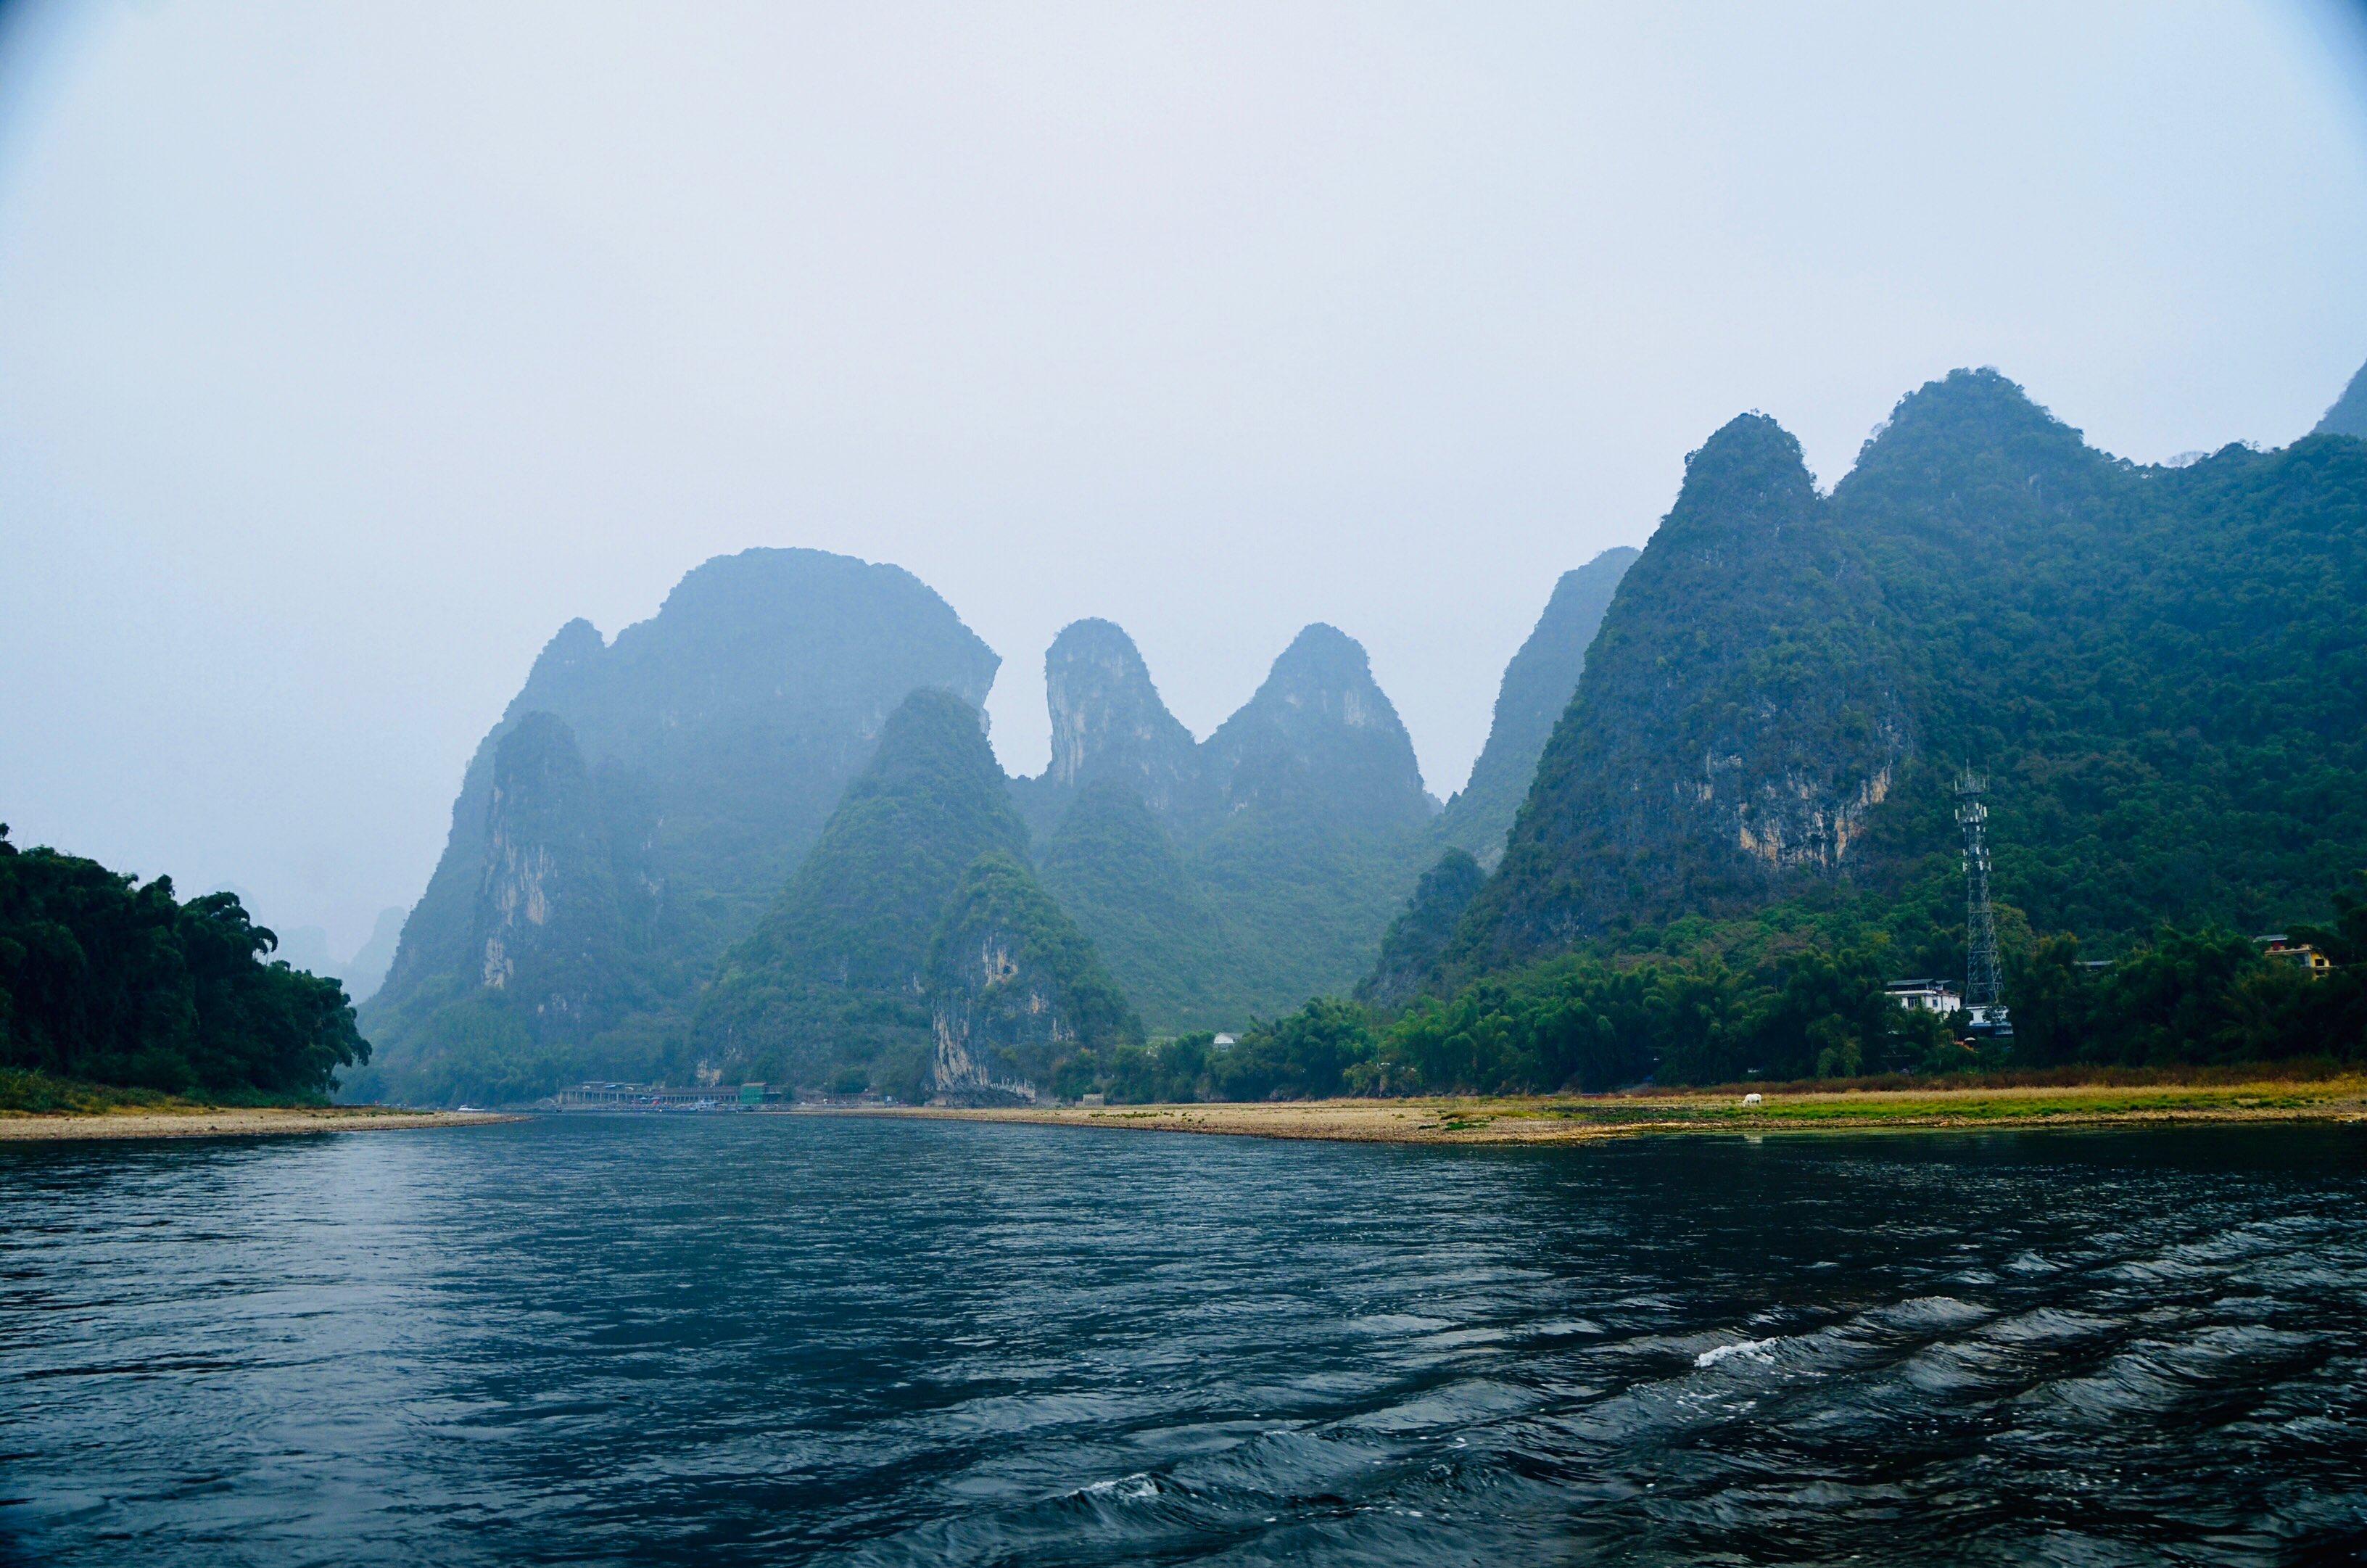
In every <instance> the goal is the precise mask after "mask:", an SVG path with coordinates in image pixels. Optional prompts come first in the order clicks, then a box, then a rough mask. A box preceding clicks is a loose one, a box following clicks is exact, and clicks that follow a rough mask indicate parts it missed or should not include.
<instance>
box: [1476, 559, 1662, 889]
mask: <svg viewBox="0 0 2367 1568" xmlns="http://www.w3.org/2000/svg"><path fill="white" fill-rule="evenodd" d="M1636 556H1637V551H1634V550H1632V549H1630V548H1628V547H1627V546H1625V545H1621V546H1619V547H1618V548H1617V549H1615V550H1606V551H1603V553H1602V554H1600V555H1598V556H1596V557H1595V558H1594V559H1593V560H1591V561H1590V562H1587V563H1586V564H1585V565H1583V566H1580V567H1579V568H1577V569H1576V570H1574V571H1569V572H1565V573H1563V574H1561V581H1559V582H1558V583H1556V584H1555V585H1554V591H1553V597H1551V598H1550V599H1548V600H1546V608H1545V613H1544V614H1543V615H1541V616H1539V617H1538V618H1537V624H1536V628H1535V630H1534V631H1531V632H1530V633H1529V638H1528V641H1527V642H1523V643H1522V644H1521V648H1520V652H1518V653H1514V654H1513V655H1512V663H1510V664H1509V665H1505V666H1504V681H1503V685H1502V686H1501V687H1500V688H1499V689H1498V691H1497V693H1496V714H1495V719H1494V722H1492V723H1491V724H1490V725H1489V729H1488V744H1487V746H1486V747H1485V748H1484V749H1482V750H1481V752H1480V753H1479V759H1478V761H1477V762H1476V763H1474V764H1473V765H1472V767H1471V779H1470V782H1469V783H1467V784H1466V785H1465V786H1464V787H1463V790H1462V792H1461V793H1459V794H1457V795H1456V796H1455V798H1454V799H1453V800H1451V801H1447V802H1446V810H1445V811H1444V812H1442V813H1441V814H1440V816H1439V821H1438V827H1439V836H1441V837H1442V838H1444V839H1445V840H1446V842H1448V843H1449V844H1452V845H1455V846H1458V847H1459V848H1462V849H1466V850H1468V851H1469V852H1470V853H1471V855H1472V857H1473V858H1475V859H1477V860H1478V862H1479V865H1480V867H1481V869H1493V868H1494V867H1495V865H1496V864H1497V862H1499V861H1501V859H1503V858H1504V836H1505V835H1506V834H1508V833H1510V832H1511V831H1512V818H1513V817H1514V816H1515V815H1517V814H1518V813H1519V812H1520V809H1521V802H1522V801H1524V800H1526V799H1528V795H1529V781H1530V780H1531V779H1532V778H1535V777H1536V771H1537V758H1538V757H1540V756H1544V755H1545V749H1546V741H1547V740H1548V739H1550V738H1551V737H1552V735H1553V728H1554V724H1555V723H1556V722H1557V721H1558V720H1559V719H1560V718H1561V716H1562V712H1563V710H1566V709H1568V708H1569V702H1570V699H1571V698H1572V697H1574V696H1575V695H1577V692H1578V681H1579V676H1581V675H1583V674H1584V673H1585V670H1586V650H1587V649H1588V648H1589V647H1590V646H1591V645H1592V644H1593V642H1594V634H1595V632H1596V631H1599V630H1600V629H1601V628H1602V625H1603V612H1604V611H1605V610H1607V609H1609V608H1611V596H1612V595H1613V594H1614V592H1616V591H1617V589H1618V587H1619V582H1620V579H1621V578H1623V577H1625V576H1626V574H1627V568H1628V567H1629V566H1631V565H1633V564H1635V561H1636Z"/></svg>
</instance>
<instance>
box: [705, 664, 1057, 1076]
mask: <svg viewBox="0 0 2367 1568" xmlns="http://www.w3.org/2000/svg"><path fill="white" fill-rule="evenodd" d="M995 851H999V852H1001V853H1002V854H1005V855H1010V856H1014V857H1024V856H1025V854H1026V851H1027V830H1026V827H1025V824H1023V823H1022V822H1021V821H1020V819H1019V814H1018V812H1017V811H1016V810H1015V809H1014V807H1013V805H1012V803H1011V799H1010V794H1009V790H1008V788H1007V786H1006V783H1005V780H1004V778H1003V774H1002V768H1001V767H998V766H997V765H996V763H995V760H994V752H993V749H992V748H991V746H989V745H988V744H987V740H986V733H985V730H984V728H983V726H982V722H981V720H980V714H979V711H978V710H977V709H976V708H974V707H972V706H971V705H970V704H969V703H968V701H966V700H965V699H962V698H959V697H957V696H955V695H954V694H952V693H950V692H945V691H930V690H923V691H916V692H913V693H912V695H911V696H910V697H909V698H907V699H905V700H904V703H903V705H902V706H901V707H900V708H898V709H897V710H896V711H895V712H894V713H893V714H891V715H890V716H889V720H888V723H887V726H886V728H885V729H884V730H882V732H881V733H880V736H879V746H878V752H877V753H876V754H875V755H874V756H873V757H872V759H871V763H870V766H869V767H866V768H865V769H864V771H863V773H862V775H861V776H860V777H859V778H856V779H855V782H854V783H853V784H851V785H850V786H848V788H847V790H846V794H845V797H844V799H843V800H842V801H840V802H839V805H838V809H837V810H836V811H835V812H832V813H831V818H830V821H829V823H828V824H826V825H825V826H824V827H823V829H822V833H821V838H820V839H819V840H818V841H817V842H816V843H815V845H814V846H813V849H812V851H811V852H810V854H808V856H807V857H806V859H805V862H804V864H802V865H800V866H799V867H798V869H797V872H796V874H795V875H794V876H792V877H790V878H789V880H788V883H787V887H786V888H784V889H783V891H782V892H781V893H780V895H779V897H778V898H777V899H776V901H775V902H774V904H773V907H772V909H771V911H770V912H769V913H767V914H766V915H765V916H764V919H763V920H762V921H761V922H759V923H758V925H757V926H756V929H755V930H754V932H753V933H752V934H751V935H750V936H749V937H747V938H746V939H745V940H743V941H742V942H741V943H740V944H739V945H738V946H736V947H734V948H733V949H731V951H730V953H729V954H728V955H726V957H725V958H724V960H723V961H722V963H721V965H720V966H719V968H718V970H717V972H716V978H715V983H714V984H713V986H712V987H711V988H710V989H709V990H708V993H707V994H706V995H705V997H704V999H703V1000H702V1001H701V1003H700V1004H699V1006H698V1010H697V1017H696V1020H695V1023H694V1025H693V1027H692V1030H691V1035H692V1040H693V1044H694V1046H695V1048H696V1050H697V1051H698V1053H699V1054H700V1055H701V1056H702V1057H704V1058H706V1059H708V1060H711V1061H713V1062H717V1063H719V1064H721V1065H723V1066H724V1067H725V1068H726V1070H727V1071H728V1073H729V1074H730V1075H731V1076H733V1077H734V1078H735V1079H741V1078H756V1079H763V1080H765V1081H768V1082H778V1083H786V1084H796V1085H819V1084H822V1083H824V1082H826V1081H830V1080H831V1079H832V1077H833V1076H834V1075H836V1074H841V1073H844V1072H847V1071H849V1070H861V1071H862V1072H863V1074H865V1075H866V1082H869V1081H877V1082H878V1084H879V1085H881V1086H883V1087H887V1086H889V1085H894V1086H898V1087H900V1089H901V1090H902V1091H903V1092H905V1093H908V1094H909V1093H911V1092H912V1090H913V1086H914V1085H918V1084H920V1083H922V1082H923V1080H924V1079H925V1077H926V1075H927V1068H928V1060H929V1054H930V1049H931V1037H930V1006H929V996H928V990H927V982H926V970H927V967H928V960H929V952H930V945H931V942H932V939H933V937H934V934H935V932H936V930H937V926H938V922H939V920H940V919H941V918H942V917H943V915H944V913H945V910H946V906H947V904H948V903H950V902H951V901H952V899H953V897H954V893H955V890H956V889H957V887H958V886H959V885H960V883H961V881H962V878H963V876H964V874H965V873H966V872H968V870H969V869H970V868H971V866H972V865H973V864H975V863H976V862H977V861H978V859H979V858H980V856H982V855H985V854H988V853H990V852H995ZM858 1086H859V1085H858Z"/></svg>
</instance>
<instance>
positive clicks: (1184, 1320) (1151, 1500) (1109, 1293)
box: [0, 1117, 2367, 1568]
mask: <svg viewBox="0 0 2367 1568" xmlns="http://www.w3.org/2000/svg"><path fill="white" fill-rule="evenodd" d="M2362 1197H2367V1136H2362V1135H2361V1133H2360V1132H2359V1131H2353V1130H2331V1129H2275V1130H2264V1131H2237V1130H2227V1131H2209V1132H2202V1131H2189V1132H2183V1133H2178V1134H2163V1135H2149V1134H2109V1135H2107V1134H2096V1135H2078V1134H2065V1133H2058V1134H2051V1135H2019V1136H2015V1135H1989V1136H1983V1137H1965V1138H1954V1137H1951V1138H1922V1139H1901V1138H1893V1139H1861V1140H1851V1141H1846V1142H1843V1141H1787V1140H1784V1139H1770V1140H1767V1141H1765V1142H1761V1143H1756V1144H1746V1143H1743V1142H1702V1141H1674V1140H1671V1141H1665V1142H1662V1141H1652V1142H1625V1143H1619V1144H1614V1145H1606V1146H1602V1147H1595V1148H1587V1149H1569V1150H1555V1151H1526V1152H1516V1153H1499V1152H1478V1151H1468V1150H1440V1149H1396V1148H1379V1147H1359V1146H1351V1145H1322V1144H1291V1143H1273V1142H1253V1141H1247V1140H1230V1139H1225V1140H1219V1139H1205V1138H1181V1137H1164V1136H1151V1135H1127V1134H1117V1133H1090V1132H1082V1133H1081V1132H1075V1131H1049V1130H1043V1129H1033V1128H1020V1127H981V1126H968V1125H948V1124H939V1123H908V1122H883V1121H838V1120H821V1119H805V1118H779V1117H763V1118H759V1117H715V1118H705V1119H698V1118H684V1119H614V1120H611V1119H581V1120H570V1121H564V1122H561V1121H551V1120H544V1121H537V1122H532V1123H527V1124H522V1125H516V1126H509V1127H501V1128H492V1129H476V1130H458V1131H437V1132H428V1133H408V1134H405V1133H376V1134H352V1135H336V1136H326V1137H322V1138H317V1139H303V1140H262V1141H255V1142H219V1143H210V1144H196V1145H187V1144H185V1145H174V1146H164V1145H156V1146H146V1147H128V1146H81V1147H75V1148H66V1149H57V1148H51V1149H25V1148H16V1149H8V1150H6V1151H5V1152H0V1389H5V1390H6V1393H5V1396H0V1496H5V1497H6V1499H7V1501H6V1503H5V1504H0V1561H13V1560H22V1561H24V1562H124V1561H133V1560H137V1561H144V1562H170V1563H184V1562H190V1563H277V1562H418V1563H438V1564H442V1563H478V1562H590V1561H606V1562H626V1561H631V1562H785V1561H791V1562H793V1561H815V1560H818V1561H823V1562H883V1563H886V1562H895V1563H903V1562H912V1563H921V1562H929V1563H935V1562H956V1563H988V1562H995V1563H1014V1564H1016V1563H1031V1564H1032V1563H1048V1562H1053V1563H1058V1562H1139V1561H1146V1560H1149V1561H1165V1562H1179V1561H1196V1560H1204V1559H1205V1560H1214V1561H1218V1562H1359V1563H1364V1562H1403V1563H1422V1564H1428V1563H1444V1562H1486V1563H1489V1564H1490V1565H1491V1568H1500V1565H1504V1564H1513V1563H1526V1562H1591V1561H1602V1562H1688V1563H1690V1562H1705V1561H1721V1562H1820V1561H1833V1562H1840V1561H1847V1560H1850V1559H1852V1557H1857V1556H1860V1555H1861V1554H1862V1555H1863V1560H1864V1561H1866V1562H1882V1561H1894V1562H1895V1561H1919V1562H1940V1561H1965V1562H2050V1563H2051V1562H2098V1563H2118V1562H2160V1561H2179V1562H2188V1561H2192V1562H2293V1561H2313V1560H2320V1559H2342V1558H2347V1557H2349V1556H2350V1555H2352V1554H2356V1553H2361V1552H2367V1463H2362V1460H2361V1454H2362V1452H2367V1210H2362V1206H2361V1199H2362Z"/></svg>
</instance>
